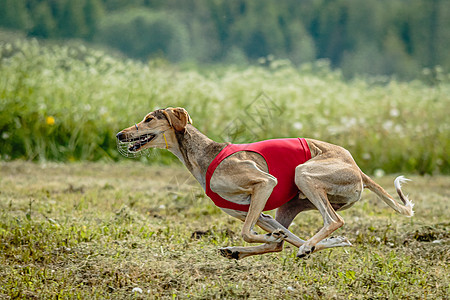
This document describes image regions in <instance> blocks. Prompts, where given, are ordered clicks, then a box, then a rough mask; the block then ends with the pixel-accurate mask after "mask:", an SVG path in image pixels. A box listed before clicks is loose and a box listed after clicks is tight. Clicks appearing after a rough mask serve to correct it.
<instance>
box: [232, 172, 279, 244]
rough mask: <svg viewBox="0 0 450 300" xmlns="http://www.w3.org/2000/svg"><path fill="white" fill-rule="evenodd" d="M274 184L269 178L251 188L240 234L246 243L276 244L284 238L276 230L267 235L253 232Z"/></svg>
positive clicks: (274, 180)
mask: <svg viewBox="0 0 450 300" xmlns="http://www.w3.org/2000/svg"><path fill="white" fill-rule="evenodd" d="M276 184H277V180H276V179H275V178H274V177H272V176H271V177H266V178H264V179H262V180H261V181H260V182H259V183H257V184H255V185H254V187H253V193H252V196H251V201H250V207H249V210H248V213H247V215H246V217H245V220H244V225H243V227H242V232H241V234H242V238H243V239H244V241H246V242H247V243H278V242H281V241H282V240H283V238H284V237H285V235H284V233H283V232H282V230H276V231H274V232H272V234H268V235H260V234H256V233H255V232H254V231H253V228H254V227H255V225H256V223H257V222H258V219H259V218H260V216H261V213H262V211H263V209H264V207H265V205H266V203H267V199H269V197H270V194H271V193H272V191H273V188H274V187H275V186H276Z"/></svg>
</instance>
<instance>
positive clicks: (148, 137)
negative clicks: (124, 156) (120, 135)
mask: <svg viewBox="0 0 450 300" xmlns="http://www.w3.org/2000/svg"><path fill="white" fill-rule="evenodd" d="M155 137H156V134H152V133H148V134H143V135H141V136H139V137H136V138H132V139H127V140H124V141H122V142H125V143H129V146H128V151H130V152H137V151H139V150H141V149H142V147H143V146H145V145H146V144H148V143H150V142H151V141H152V140H153V139H154V138H155Z"/></svg>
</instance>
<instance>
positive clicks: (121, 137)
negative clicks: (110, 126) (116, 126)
mask: <svg viewBox="0 0 450 300" xmlns="http://www.w3.org/2000/svg"><path fill="white" fill-rule="evenodd" d="M116 138H117V139H118V140H119V141H122V140H124V139H125V133H123V132H122V131H121V132H119V133H118V134H116Z"/></svg>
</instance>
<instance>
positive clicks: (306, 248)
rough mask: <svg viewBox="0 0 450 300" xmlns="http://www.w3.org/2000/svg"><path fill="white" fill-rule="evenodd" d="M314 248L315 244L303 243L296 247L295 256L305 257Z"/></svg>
mask: <svg viewBox="0 0 450 300" xmlns="http://www.w3.org/2000/svg"><path fill="white" fill-rule="evenodd" d="M315 249H316V247H315V246H311V245H310V244H308V243H305V244H303V245H301V247H300V248H299V249H298V253H297V257H298V258H302V257H306V256H308V255H310V254H311V253H313V252H314V250H315Z"/></svg>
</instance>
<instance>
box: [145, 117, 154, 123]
mask: <svg viewBox="0 0 450 300" xmlns="http://www.w3.org/2000/svg"><path fill="white" fill-rule="evenodd" d="M151 120H153V118H147V119H145V121H144V123H148V122H150V121H151Z"/></svg>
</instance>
